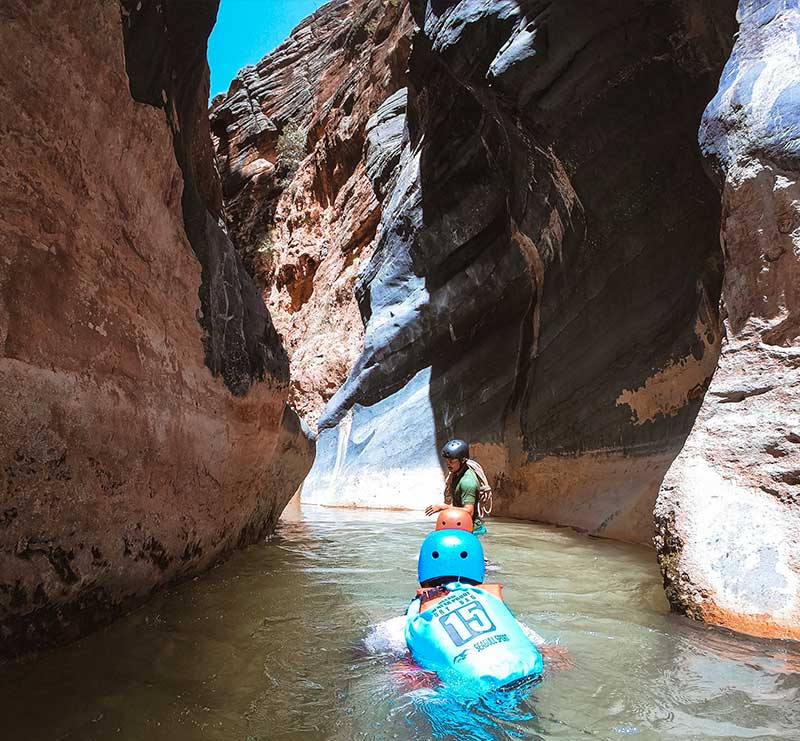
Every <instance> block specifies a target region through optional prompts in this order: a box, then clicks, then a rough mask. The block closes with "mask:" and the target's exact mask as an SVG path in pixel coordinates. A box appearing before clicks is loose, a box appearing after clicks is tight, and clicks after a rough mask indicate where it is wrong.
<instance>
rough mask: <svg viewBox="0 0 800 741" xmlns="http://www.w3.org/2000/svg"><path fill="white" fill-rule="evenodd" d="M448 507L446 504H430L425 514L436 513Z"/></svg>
mask: <svg viewBox="0 0 800 741" xmlns="http://www.w3.org/2000/svg"><path fill="white" fill-rule="evenodd" d="M446 507H447V505H446V504H429V505H428V506H427V507H425V514H426V515H435V514H436V513H437V512H441V511H442V510H443V509H445V508H446Z"/></svg>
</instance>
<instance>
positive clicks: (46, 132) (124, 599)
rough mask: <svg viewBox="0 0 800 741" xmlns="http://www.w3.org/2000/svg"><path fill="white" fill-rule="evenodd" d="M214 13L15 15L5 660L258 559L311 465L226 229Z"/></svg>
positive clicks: (4, 197)
mask: <svg viewBox="0 0 800 741" xmlns="http://www.w3.org/2000/svg"><path fill="white" fill-rule="evenodd" d="M189 5H191V8H189V7H188V6H189ZM215 13H216V3H214V2H207V3H201V2H195V3H191V4H189V3H181V4H176V3H170V2H161V3H159V4H156V3H151V2H147V0H143V2H141V3H135V4H123V5H122V27H121V22H120V21H121V19H120V5H119V4H117V3H112V2H77V0H59V1H58V2H47V1H45V2H38V3H33V4H32V3H28V2H23V1H22V0H20V1H19V2H18V1H17V0H10V2H5V3H4V4H3V6H2V9H0V78H2V80H3V84H2V85H1V86H0V107H2V110H3V111H5V112H13V116H4V118H3V120H2V122H0V140H1V141H2V148H3V152H4V155H3V158H2V161H0V204H1V207H0V393H2V399H3V401H2V404H0V497H2V506H0V655H4V656H8V655H19V654H22V653H25V652H27V651H29V650H33V649H36V648H39V647H43V646H49V645H54V644H56V643H60V642H63V641H66V640H69V639H71V638H74V637H76V636H78V635H80V634H82V633H84V632H86V631H87V630H90V629H91V628H93V627H96V626H98V625H101V624H103V623H106V622H108V621H109V620H111V619H113V618H114V617H115V616H117V615H119V614H121V613H122V612H124V611H126V610H128V609H130V608H131V607H133V606H135V605H136V604H138V603H140V602H141V601H143V600H144V599H146V598H147V597H148V596H149V595H150V594H151V593H152V592H153V590H154V589H156V588H158V587H159V586H162V585H164V584H167V583H169V582H172V581H174V580H176V579H179V578H182V577H185V576H187V575H190V574H194V573H197V572H198V571H200V570H202V569H204V568H207V567H208V566H210V565H211V564H213V563H215V562H216V561H217V560H218V559H219V558H221V557H223V556H224V555H225V554H227V553H228V552H230V551H231V550H232V549H233V548H236V547H237V546H240V545H243V544H245V543H248V542H252V541H253V540H255V539H256V538H258V537H259V536H260V535H262V534H263V533H265V532H266V531H268V530H269V529H270V527H271V526H272V524H273V523H274V521H275V520H276V518H277V516H278V514H279V513H280V511H281V509H282V507H283V505H284V504H285V502H286V501H287V500H288V499H289V498H290V496H291V494H292V493H293V491H294V490H295V488H296V487H297V485H298V484H299V482H300V481H301V480H302V478H303V476H304V474H305V472H306V471H307V469H308V467H309V464H310V461H311V457H312V455H313V452H312V447H313V446H311V444H310V443H309V442H308V440H307V438H306V437H305V435H304V434H303V433H302V431H301V430H300V424H299V420H298V419H297V417H296V415H294V413H293V412H291V410H289V409H288V408H287V406H286V399H287V395H288V389H287V385H286V370H287V364H286V356H285V353H284V352H283V350H282V349H281V348H280V345H279V344H278V343H277V341H276V339H275V336H274V332H271V330H270V326H271V325H270V323H269V317H268V315H267V313H266V311H265V309H264V307H263V304H262V303H261V301H260V299H259V297H258V295H257V293H255V292H254V290H253V289H252V286H250V287H248V285H249V283H248V279H247V278H246V276H245V275H244V272H243V271H242V269H241V266H240V263H239V261H238V259H237V257H236V254H235V252H234V251H233V250H232V249H231V247H230V244H229V242H227V240H226V238H225V236H224V234H223V233H222V231H221V230H220V229H219V228H218V227H217V225H216V222H215V216H216V214H218V213H219V209H220V200H219V197H218V185H216V184H215V180H214V175H213V166H212V163H211V159H210V155H211V150H210V145H209V144H208V142H207V139H205V138H204V137H206V136H207V134H204V133H203V125H202V118H203V115H204V104H205V101H204V99H203V98H204V96H205V95H206V86H207V67H206V63H205V43H206V37H207V34H208V30H209V29H210V27H211V23H212V22H213V19H214V16H215ZM165 29H167V30H166V31H165ZM123 34H124V37H125V43H124V44H123ZM126 64H127V67H128V71H129V73H130V76H128V75H126ZM132 93H133V96H132ZM137 100H138V101H144V102H146V103H148V104H143V102H137ZM198 101H201V102H202V105H201V104H200V103H198ZM162 109H163V110H162ZM165 112H166V119H165ZM198 318H199V321H198ZM204 343H205V348H204ZM206 363H208V365H207V364H206ZM212 371H213V374H212ZM214 374H219V375H214ZM262 377H263V379H264V380H259V379H261V378H262Z"/></svg>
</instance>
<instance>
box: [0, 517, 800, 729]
mask: <svg viewBox="0 0 800 741" xmlns="http://www.w3.org/2000/svg"><path fill="white" fill-rule="evenodd" d="M429 529H430V521H427V520H425V519H424V518H423V517H422V515H419V514H416V513H415V514H411V513H396V512H379V511H372V512H366V511H349V510H331V509H325V508H319V507H305V508H303V509H302V511H300V510H297V509H295V510H292V511H291V512H287V514H286V517H285V519H284V520H283V521H282V522H281V523H280V525H279V527H278V530H277V532H276V534H275V535H274V536H273V537H272V538H271V539H270V541H269V542H266V543H262V544H259V545H257V546H254V547H251V548H250V549H248V550H246V551H244V552H241V553H238V554H236V555H235V556H234V557H233V558H231V559H230V560H229V561H228V562H227V563H225V564H224V565H222V566H220V567H217V568H216V569H214V570H212V571H211V572H210V573H208V574H206V575H205V576H202V577H200V578H197V579H195V580H193V581H191V582H188V583H186V584H183V585H181V586H179V587H178V588H175V589H173V590H171V591H169V592H166V593H163V594H161V595H160V596H158V597H156V598H155V599H154V600H152V601H151V602H150V603H149V604H148V605H147V606H146V607H145V608H143V609H141V610H139V611H138V612H136V613H134V614H133V615H130V616H129V617H127V618H125V619H123V620H121V621H119V622H117V623H116V624H114V625H113V626H111V627H110V628H108V629H106V630H104V631H102V632H100V633H97V634H95V635H92V636H89V637H88V638H86V639H84V640H82V641H80V642H78V643H75V644H72V645H70V646H67V647H65V648H63V649H59V650H57V651H52V652H49V653H47V654H43V655H42V656H40V657H38V658H36V659H33V660H30V661H27V662H25V663H22V664H15V665H9V666H5V667H2V668H0V710H2V718H3V730H4V733H3V738H9V739H25V740H27V739H48V740H49V739H80V740H81V741H83V740H84V739H85V740H89V741H91V740H93V739H98V740H100V739H103V740H105V739H130V740H134V739H135V740H137V741H139V740H141V739H147V740H148V741H158V740H160V739H165V740H166V739H170V740H178V741H182V740H183V739H187V740H188V739H193V740H194V739H242V740H244V739H264V740H266V739H270V740H273V739H286V740H289V739H427V738H453V739H455V738H458V739H495V738H497V739H505V738H523V739H619V738H628V737H631V738H635V739H681V741H684V740H686V739H739V738H741V739H755V738H758V739H794V740H795V741H796V740H797V739H798V738H800V730H798V729H800V647H798V646H797V645H796V644H789V643H781V642H768V641H757V640H751V639H747V638H744V637H741V636H736V635H734V634H731V633H727V632H724V631H718V630H715V629H710V628H705V627H703V626H699V625H697V624H694V623H691V622H689V621H687V620H685V619H683V618H679V617H677V616H673V615H670V614H669V612H668V610H667V605H666V602H665V600H664V597H663V594H662V591H661V587H660V575H659V573H658V569H657V568H656V566H655V563H654V557H653V553H652V552H651V551H649V550H647V549H644V548H638V547H634V546H627V545H623V544H619V543H613V542H610V541H603V540H598V539H593V538H588V537H586V536H583V535H579V534H576V533H573V532H572V531H570V530H567V529H558V528H549V527H543V526H539V525H533V524H529V523H521V522H513V521H497V520H494V519H493V520H491V522H490V532H489V534H488V535H487V536H486V537H485V538H484V539H483V543H484V546H485V548H486V551H487V554H488V555H489V557H490V559H491V561H492V564H493V565H492V573H491V577H492V579H491V580H493V581H500V582H502V583H503V584H504V585H505V589H504V592H505V597H506V601H507V602H508V603H509V605H510V606H511V608H512V609H513V610H514V611H515V613H516V614H517V616H518V617H519V618H520V619H521V620H523V621H524V622H525V623H527V624H528V625H530V626H531V627H532V628H534V629H535V630H537V631H538V632H540V633H541V634H543V635H544V636H545V637H546V638H548V639H549V640H558V641H560V642H561V643H562V644H564V645H566V646H567V647H568V649H569V651H570V653H571V657H572V660H573V666H572V668H569V669H562V670H560V671H552V670H550V671H549V673H548V675H547V676H546V678H545V680H544V682H543V683H542V684H541V685H539V686H538V687H537V688H536V689H534V690H533V692H531V693H530V694H529V695H528V696H526V697H523V698H522V699H517V701H516V702H515V703H513V704H508V705H506V706H500V705H497V704H496V703H494V702H493V701H489V702H476V703H474V704H471V705H469V706H466V705H464V703H463V702H459V701H457V700H455V699H454V698H451V697H449V696H448V694H447V692H446V691H445V690H442V689H432V688H425V687H418V688H416V689H412V688H411V687H410V686H409V685H408V684H407V683H405V682H403V681H401V680H400V678H399V675H400V672H399V671H398V661H397V658H396V657H395V656H394V655H392V654H391V653H390V652H389V651H388V650H386V651H379V652H377V653H371V652H370V651H368V650H367V648H366V647H365V643H364V641H365V638H366V637H367V636H368V635H370V634H371V632H372V633H374V628H375V626H376V625H379V624H381V623H382V622H383V621H385V620H387V619H389V618H392V617H395V616H397V615H400V614H401V613H402V612H403V610H404V609H405V607H406V605H407V603H408V601H409V599H410V598H411V597H412V595H413V592H414V589H415V587H416V583H415V570H416V565H415V558H416V551H417V548H418V546H419V543H420V541H421V539H422V537H423V536H424V535H425V534H426V533H427V532H428V531H429Z"/></svg>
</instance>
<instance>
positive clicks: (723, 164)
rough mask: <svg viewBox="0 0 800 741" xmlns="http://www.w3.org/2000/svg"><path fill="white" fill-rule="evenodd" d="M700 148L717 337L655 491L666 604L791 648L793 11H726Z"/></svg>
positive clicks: (799, 490) (798, 612) (795, 485)
mask: <svg viewBox="0 0 800 741" xmlns="http://www.w3.org/2000/svg"><path fill="white" fill-rule="evenodd" d="M739 21H740V28H739V35H738V38H737V41H736V45H735V47H734V50H733V53H732V55H731V58H730V60H729V61H728V63H727V65H726V67H725V71H724V73H723V75H722V79H721V81H720V85H719V90H718V92H717V95H716V96H715V97H714V99H713V100H712V101H711V103H710V104H709V106H708V108H707V109H706V111H705V114H704V115H703V122H702V126H701V130H700V144H701V147H702V150H703V153H704V155H705V157H706V159H707V163H708V167H709V171H710V173H711V174H712V176H713V177H714V178H715V180H716V181H717V182H718V184H719V187H720V190H721V195H722V225H721V242H722V246H723V250H724V253H725V279H724V282H723V287H722V305H723V309H724V316H725V335H726V337H725V341H724V342H723V344H722V353H721V355H720V360H719V368H718V369H717V371H716V373H715V375H714V378H713V381H712V383H711V386H710V388H709V390H708V393H707V394H706V397H705V401H704V402H703V407H702V409H701V411H700V414H699V416H698V418H697V422H696V423H695V426H694V428H693V430H692V433H691V435H690V436H689V439H688V441H687V443H686V447H685V448H684V450H683V451H682V452H681V454H680V456H679V457H678V458H677V460H676V461H675V463H674V464H673V466H672V468H671V469H670V471H669V474H668V475H667V477H666V479H665V481H664V485H663V487H662V489H661V492H660V495H659V500H658V507H657V509H656V522H657V526H658V535H657V538H656V545H657V548H658V554H659V561H660V564H661V568H662V571H663V574H664V581H665V585H666V589H667V595H668V597H669V599H670V602H671V604H672V606H673V608H674V609H676V610H678V611H680V612H683V613H685V614H687V615H689V616H691V617H694V618H696V619H699V620H704V621H706V622H711V623H715V624H718V625H724V626H727V627H730V628H733V629H736V630H741V631H744V632H747V633H751V634H754V635H762V636H769V637H793V638H798V639H800V559H799V556H798V554H800V147H799V146H798V142H800V105H798V104H800V97H799V96H800V80H799V79H798V72H797V71H798V69H800V46H799V45H798V38H800V11H799V10H798V9H797V7H796V6H793V4H786V3H780V2H761V3H750V2H742V3H740V6H739Z"/></svg>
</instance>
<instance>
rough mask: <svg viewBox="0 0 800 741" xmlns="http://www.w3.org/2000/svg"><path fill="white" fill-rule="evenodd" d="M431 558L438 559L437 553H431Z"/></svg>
mask: <svg viewBox="0 0 800 741" xmlns="http://www.w3.org/2000/svg"><path fill="white" fill-rule="evenodd" d="M431 556H432V557H433V558H439V551H434V552H433V553H431Z"/></svg>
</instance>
